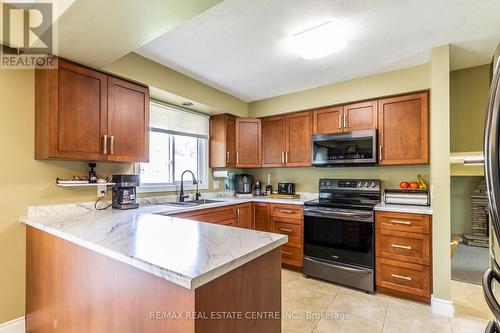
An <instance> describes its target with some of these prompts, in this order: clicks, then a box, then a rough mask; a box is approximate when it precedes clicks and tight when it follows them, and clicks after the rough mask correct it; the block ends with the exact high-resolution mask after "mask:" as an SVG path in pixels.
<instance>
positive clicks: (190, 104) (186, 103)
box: [182, 102, 194, 106]
mask: <svg viewBox="0 0 500 333" xmlns="http://www.w3.org/2000/svg"><path fill="white" fill-rule="evenodd" d="M182 105H184V106H193V105H194V104H193V103H191V102H184V103H182Z"/></svg>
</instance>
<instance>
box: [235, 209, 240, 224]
mask: <svg viewBox="0 0 500 333" xmlns="http://www.w3.org/2000/svg"><path fill="white" fill-rule="evenodd" d="M236 218H237V219H238V222H239V221H240V209H239V208H236Z"/></svg>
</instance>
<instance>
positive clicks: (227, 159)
mask: <svg viewBox="0 0 500 333" xmlns="http://www.w3.org/2000/svg"><path fill="white" fill-rule="evenodd" d="M226 163H229V151H228V152H226Z"/></svg>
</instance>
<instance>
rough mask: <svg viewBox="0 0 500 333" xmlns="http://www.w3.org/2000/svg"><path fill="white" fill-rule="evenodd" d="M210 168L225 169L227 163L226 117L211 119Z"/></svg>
mask: <svg viewBox="0 0 500 333" xmlns="http://www.w3.org/2000/svg"><path fill="white" fill-rule="evenodd" d="M209 154H210V155H209V156H210V167H211V168H225V167H226V163H227V149H226V129H225V115H224V114H218V115H214V116H211V117H210V152H209Z"/></svg>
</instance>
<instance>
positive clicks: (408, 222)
mask: <svg viewBox="0 0 500 333" xmlns="http://www.w3.org/2000/svg"><path fill="white" fill-rule="evenodd" d="M375 219H376V227H377V228H380V229H388V230H396V231H407V232H418V233H423V234H428V233H429V230H430V221H431V218H430V216H429V215H422V214H402V213H389V212H376V214H375Z"/></svg>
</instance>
